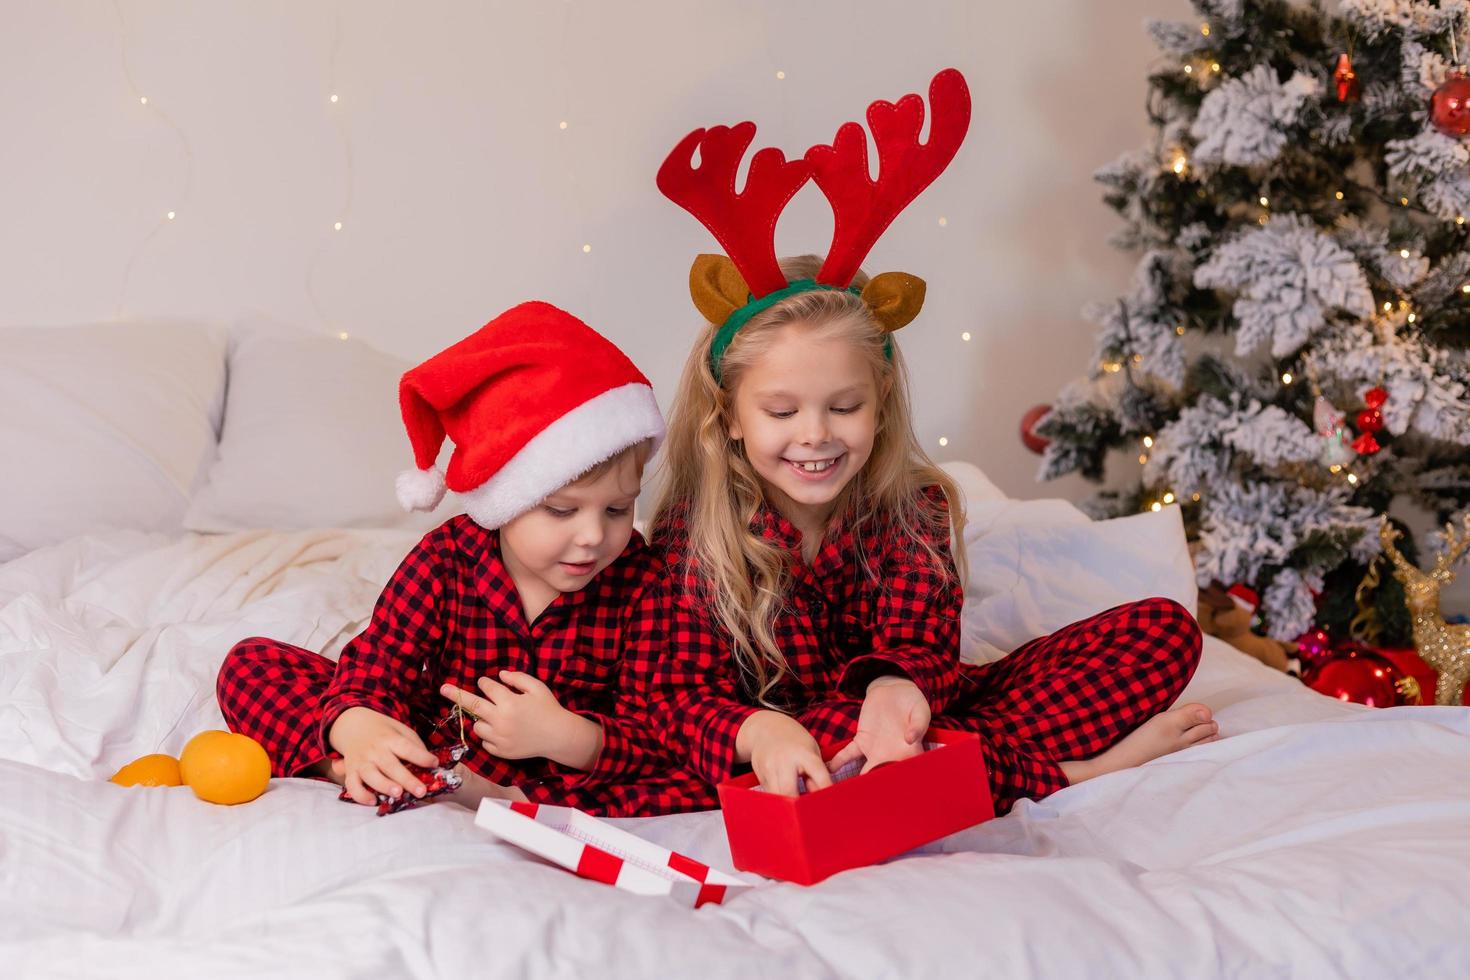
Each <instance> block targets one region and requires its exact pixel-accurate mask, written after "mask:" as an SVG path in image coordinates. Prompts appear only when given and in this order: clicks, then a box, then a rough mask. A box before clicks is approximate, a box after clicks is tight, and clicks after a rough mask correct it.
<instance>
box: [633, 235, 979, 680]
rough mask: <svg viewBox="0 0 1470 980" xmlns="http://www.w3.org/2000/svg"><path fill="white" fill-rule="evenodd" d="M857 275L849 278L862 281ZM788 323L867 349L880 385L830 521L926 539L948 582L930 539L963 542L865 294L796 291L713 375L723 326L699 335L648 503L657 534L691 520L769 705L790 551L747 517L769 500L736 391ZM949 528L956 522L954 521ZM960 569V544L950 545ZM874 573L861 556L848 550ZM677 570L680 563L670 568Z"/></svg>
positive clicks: (955, 506)
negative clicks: (659, 486)
mask: <svg viewBox="0 0 1470 980" xmlns="http://www.w3.org/2000/svg"><path fill="white" fill-rule="evenodd" d="M820 266H821V259H820V258H819V257H817V256H815V255H803V256H798V257H795V258H787V259H782V260H781V271H782V272H784V273H785V274H786V277H787V279H788V280H789V281H794V280H797V279H812V278H815V276H816V274H817V270H818V268H819V267H820ZM867 280H868V277H867V275H866V274H865V273H863V272H858V274H857V275H856V276H855V277H854V279H853V285H854V286H858V287H861V286H863V285H865V284H866V283H867ZM788 326H799V327H800V328H802V329H805V330H810V331H812V332H813V334H814V335H816V336H818V337H821V338H824V339H825V338H835V339H841V340H843V341H846V342H847V343H850V344H852V345H853V347H854V348H855V349H857V350H859V351H861V352H862V354H863V355H864V357H865V358H866V360H867V362H868V364H869V366H870V367H871V369H872V371H873V378H874V380H875V382H876V387H877V398H878V407H877V430H876V436H875V438H874V442H873V451H872V455H871V456H869V457H868V461H867V463H866V464H865V465H864V466H863V469H862V471H861V472H860V473H858V475H857V476H855V477H853V479H852V480H851V481H849V483H848V484H847V486H846V487H844V488H843V490H842V493H841V494H840V495H839V496H838V498H837V501H836V507H835V509H834V511H833V522H834V524H835V523H837V522H845V523H846V524H847V525H848V526H850V527H852V528H853V530H854V532H855V535H854V538H855V540H858V541H861V538H862V532H863V530H864V528H865V526H866V525H867V524H868V522H873V521H876V522H879V526H887V527H890V528H892V529H893V531H894V532H895V533H900V534H903V535H904V536H905V537H907V538H909V539H910V540H912V541H914V542H915V543H916V544H918V545H921V546H922V549H923V550H924V551H925V552H926V553H927V557H928V558H929V560H931V561H932V562H933V563H934V565H935V566H936V567H937V568H939V569H940V570H941V573H942V574H943V575H944V577H945V578H946V580H948V583H947V584H949V585H951V586H952V587H954V588H960V587H961V585H960V582H959V581H954V580H953V576H952V573H951V572H950V568H949V565H947V564H946V563H945V562H944V561H943V560H942V558H941V556H940V555H939V554H938V553H937V551H936V549H935V547H934V546H933V544H931V543H930V542H931V541H932V540H933V539H934V538H935V537H941V538H942V537H947V536H948V534H949V533H950V531H951V530H953V533H954V535H955V538H956V540H963V538H962V531H963V527H964V513H963V501H962V499H961V497H960V494H959V490H958V488H957V486H956V485H955V482H954V481H953V480H952V479H950V477H949V476H948V475H947V474H946V473H945V472H944V471H943V470H941V469H940V468H939V467H938V466H936V465H935V464H934V462H933V461H932V460H931V459H930V458H929V457H928V455H927V454H926V453H925V452H924V450H923V449H922V448H921V447H920V446H919V443H918V440H917V438H915V436H914V430H913V422H912V417H911V412H910V408H909V395H908V384H907V375H906V371H905V369H904V364H903V355H902V354H900V353H899V350H898V346H897V345H896V344H895V345H893V347H892V355H893V356H892V359H889V357H887V356H886V355H885V353H884V336H885V335H884V333H883V331H882V330H880V329H879V327H878V325H877V323H876V322H875V321H874V320H873V317H872V315H871V314H870V313H869V312H868V308H867V307H866V306H865V305H864V304H863V301H862V300H861V299H860V298H858V297H857V296H856V295H853V294H852V293H848V292H845V291H842V290H827V289H824V290H815V291H812V292H805V293H798V294H797V295H795V296H791V297H788V298H786V299H783V300H781V301H779V302H778V303H776V304H774V305H773V306H771V307H770V308H769V309H766V310H763V311H762V312H760V313H758V314H756V315H755V316H753V317H751V319H750V322H748V323H746V324H745V325H744V326H743V327H741V328H740V331H739V332H738V333H737V334H736V335H735V338H734V340H733V341H731V343H730V346H729V347H728V348H726V350H725V352H724V356H723V358H722V359H721V362H720V378H721V380H720V381H716V380H715V377H714V375H713V373H711V371H710V364H709V350H710V342H711V341H712V340H713V338H714V334H715V331H716V330H717V329H718V325H716V324H710V325H708V326H707V327H706V328H705V330H704V331H703V332H702V333H701V335H700V338H699V340H698V341H697V342H696V343H695V345H694V348H693V350H692V351H691V352H690V354H689V360H688V361H687V363H686V364H685V365H684V374H683V377H682V378H681V379H680V381H679V390H678V393H677V394H676V396H675V399H674V404H673V408H672V410H671V412H670V418H669V434H668V439H667V448H666V450H665V452H664V459H665V460H666V461H667V465H668V468H669V473H668V478H667V480H666V482H665V484H664V487H663V492H662V494H661V495H660V497H659V500H658V505H657V506H656V507H655V509H654V515H653V533H655V534H657V533H659V531H660V529H661V528H662V527H664V526H665V525H667V523H668V522H669V521H670V520H671V519H672V518H673V517H674V516H675V515H677V514H682V515H683V517H684V521H685V524H686V526H687V529H688V536H689V540H688V549H687V553H686V556H685V560H686V561H692V563H693V564H692V567H693V568H694V569H695V570H696V571H697V575H696V581H697V582H698V589H699V592H700V599H701V601H702V602H704V603H706V604H707V605H708V607H709V608H710V609H712V610H713V611H714V614H715V618H716V619H717V620H718V622H719V624H720V625H721V626H723V627H724V629H725V630H726V631H727V632H728V633H729V636H730V641H731V646H732V650H733V653H734V655H735V657H736V659H737V661H738V662H739V664H740V666H741V668H742V670H743V671H744V673H745V675H746V677H747V680H748V681H750V682H752V692H753V693H754V694H755V697H756V699H757V700H758V701H759V702H760V703H762V704H766V705H767V706H768V707H781V706H779V705H771V704H768V703H767V700H766V696H767V695H768V694H769V692H770V691H771V689H772V688H773V687H775V686H776V685H777V684H778V683H779V682H780V681H781V679H782V677H783V676H784V675H785V674H787V673H788V672H789V667H788V666H787V664H786V658H785V657H784V656H782V653H781V650H780V648H779V647H778V646H777V643H776V636H775V633H774V628H773V627H774V622H775V619H776V616H777V615H778V614H779V613H780V611H781V610H782V608H783V607H784V606H785V604H786V599H787V590H788V587H789V585H790V570H789V567H788V561H789V559H788V556H787V553H786V552H784V551H783V550H781V549H780V548H779V547H777V546H775V545H773V544H771V543H770V542H768V541H767V540H765V539H764V538H762V537H760V536H759V535H756V534H752V533H751V530H750V523H751V521H752V520H753V519H754V517H755V515H756V512H757V510H758V509H759V508H760V506H761V505H762V503H763V502H764V499H765V498H764V493H763V492H762V490H761V484H760V481H759V479H758V478H757V476H756V472H755V470H754V468H752V466H751V464H750V461H749V460H748V459H747V458H746V456H745V452H744V446H743V445H742V444H741V443H739V442H737V441H735V440H733V439H731V438H730V435H729V430H730V421H731V419H732V413H733V411H734V393H735V390H736V388H737V387H738V386H739V384H740V379H741V377H742V376H743V375H744V374H745V372H746V371H747V370H748V369H749V368H750V366H751V365H752V364H754V363H755V362H756V361H757V360H759V359H760V358H761V357H762V356H764V355H765V354H766V352H768V351H769V350H770V349H771V348H772V347H773V346H775V344H776V341H777V339H778V334H779V332H780V331H781V330H782V329H783V328H785V327H788ZM929 487H938V488H939V489H940V490H941V491H942V492H943V494H944V497H945V499H946V501H947V502H948V504H949V517H948V519H946V517H945V515H944V512H943V510H942V509H941V508H940V507H939V505H938V504H937V503H936V502H934V501H933V500H931V498H930V496H929V495H928V494H926V493H924V492H923V491H924V490H925V489H926V488H929ZM951 525H952V527H951ZM955 558H956V560H957V561H958V562H959V563H960V566H961V567H962V568H963V563H964V555H963V549H962V548H961V549H956V555H955ZM855 560H856V562H857V564H858V565H859V566H860V567H861V568H862V569H863V570H864V572H865V573H866V574H868V575H869V576H870V577H874V578H876V576H877V569H875V568H872V567H869V563H868V562H867V561H866V558H865V556H862V555H858V556H855ZM673 571H674V572H675V574H681V575H682V574H683V573H684V572H685V571H686V569H685V568H676V569H674V570H673Z"/></svg>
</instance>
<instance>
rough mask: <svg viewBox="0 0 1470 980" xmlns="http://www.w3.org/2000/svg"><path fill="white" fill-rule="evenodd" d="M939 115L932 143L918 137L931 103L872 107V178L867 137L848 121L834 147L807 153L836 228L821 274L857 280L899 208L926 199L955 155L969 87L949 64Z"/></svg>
mask: <svg viewBox="0 0 1470 980" xmlns="http://www.w3.org/2000/svg"><path fill="white" fill-rule="evenodd" d="M929 104H930V106H932V107H933V120H932V122H931V123H930V125H929V141H928V142H927V143H923V144H921V143H920V142H919V130H920V128H922V127H923V125H924V100H923V99H922V98H920V97H919V96H918V95H913V94H910V95H905V96H904V97H903V98H901V99H899V100H898V103H897V104H894V103H892V102H884V101H883V100H881V99H880V100H878V101H877V102H874V103H873V104H872V105H870V106H868V127H869V128H870V129H871V130H872V131H873V140H874V142H876V143H877V144H878V179H877V180H876V181H875V180H873V179H872V178H870V177H869V176H868V137H867V134H866V133H865V132H864V131H863V127H862V126H861V125H859V124H858V123H854V122H850V123H844V124H843V125H842V127H841V128H840V129H838V130H837V137H836V138H835V139H834V140H833V141H832V143H831V145H830V146H829V145H827V144H819V145H817V146H814V147H812V148H811V149H809V150H807V151H806V161H807V162H808V163H810V164H811V165H812V176H813V179H815V180H816V183H817V186H818V187H820V188H821V189H822V193H823V194H825V195H826V196H827V200H828V201H830V202H831V204H832V212H833V214H834V215H835V216H836V225H835V227H834V228H833V232H832V247H831V249H829V250H828V252H827V259H826V261H824V262H823V263H822V269H821V271H820V272H818V273H817V281H818V282H820V283H823V284H825V285H829V286H839V287H840V286H846V285H847V284H848V283H850V282H852V277H853V276H854V275H855V274H856V273H857V270H858V266H860V265H862V262H863V259H865V258H866V257H867V255H868V252H869V250H871V249H872V247H873V243H874V242H876V241H877V240H878V236H879V235H881V234H883V232H884V230H885V229H887V227H888V226H889V224H890V223H892V221H893V219H894V218H896V217H898V214H899V212H901V211H902V210H903V209H904V208H906V207H908V205H909V202H911V201H912V200H913V199H914V198H916V197H918V196H919V193H920V192H921V191H923V189H924V188H926V187H928V186H929V185H930V184H931V183H932V182H933V181H934V178H936V177H938V176H939V175H940V174H941V173H943V172H944V168H945V167H947V166H948V165H949V161H950V160H953V159H954V155H955V153H956V152H958V150H959V148H960V144H961V143H962V142H964V139H965V131H966V130H968V129H969V128H970V89H969V87H968V86H966V85H965V77H964V76H963V75H961V74H960V73H959V72H958V71H956V70H955V69H953V68H946V69H945V70H944V71H942V72H940V73H939V74H938V75H935V76H934V80H933V81H931V82H930V83H929Z"/></svg>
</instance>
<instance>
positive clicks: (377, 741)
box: [327, 705, 439, 806]
mask: <svg viewBox="0 0 1470 980" xmlns="http://www.w3.org/2000/svg"><path fill="white" fill-rule="evenodd" d="M327 741H328V742H329V743H330V744H331V746H332V748H334V749H336V750H337V751H338V752H340V753H342V768H343V780H342V788H343V789H345V790H347V795H349V796H351V797H352V799H353V801H354V802H357V803H363V804H366V805H367V806H373V805H375V804H376V803H377V802H378V800H377V797H376V796H375V795H374V793H375V792H377V793H383V794H385V795H387V796H391V797H393V798H394V799H397V798H398V797H400V796H402V795H403V794H404V793H411V794H413V795H414V796H416V797H422V796H423V795H424V791H425V789H424V784H423V783H422V782H420V781H419V779H418V778H417V777H416V776H414V774H413V773H411V772H409V771H408V770H407V769H405V768H404V766H403V763H404V762H405V761H407V762H412V763H414V764H415V765H419V766H425V767H428V766H437V765H438V764H439V759H438V758H437V757H436V756H435V755H434V753H432V752H430V751H429V750H428V749H427V748H426V747H425V746H424V742H423V739H421V738H419V736H418V733H417V732H415V731H414V730H413V729H412V728H409V727H408V726H407V725H405V724H403V723H402V722H400V721H398V720H397V719H395V718H389V717H388V716H387V715H385V714H381V713H379V712H377V711H374V710H372V709H371V708H365V707H362V706H361V705H358V706H355V707H351V708H348V709H347V710H346V711H344V712H342V713H341V714H340V715H338V716H337V720H336V721H334V722H332V728H331V730H330V731H328V732H327Z"/></svg>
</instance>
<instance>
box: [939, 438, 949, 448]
mask: <svg viewBox="0 0 1470 980" xmlns="http://www.w3.org/2000/svg"><path fill="white" fill-rule="evenodd" d="M939 444H940V445H941V446H948V445H949V440H948V439H946V438H945V437H944V436H940V437H939Z"/></svg>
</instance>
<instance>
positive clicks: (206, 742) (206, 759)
mask: <svg viewBox="0 0 1470 980" xmlns="http://www.w3.org/2000/svg"><path fill="white" fill-rule="evenodd" d="M179 773H180V775H181V776H182V777H183V781H184V783H185V784H187V785H188V787H189V788H190V789H192V790H193V791H194V795H195V796H197V797H199V798H200V799H201V800H205V801H207V802H209V803H219V804H223V805H225V806H233V805H235V804H236V803H249V802H250V801H251V800H253V799H255V798H256V797H257V796H259V795H260V794H261V793H264V792H265V788H266V786H267V785H268V784H269V783H270V779H271V760H270V757H269V756H268V755H266V753H265V749H263V748H261V746H260V743H259V742H257V741H256V740H255V739H253V738H251V737H250V736H249V735H241V734H239V733H237V732H221V731H209V732H200V733H199V734H198V735H195V736H194V737H193V738H191V739H189V742H188V744H187V745H185V746H184V751H183V752H180V753H179Z"/></svg>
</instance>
